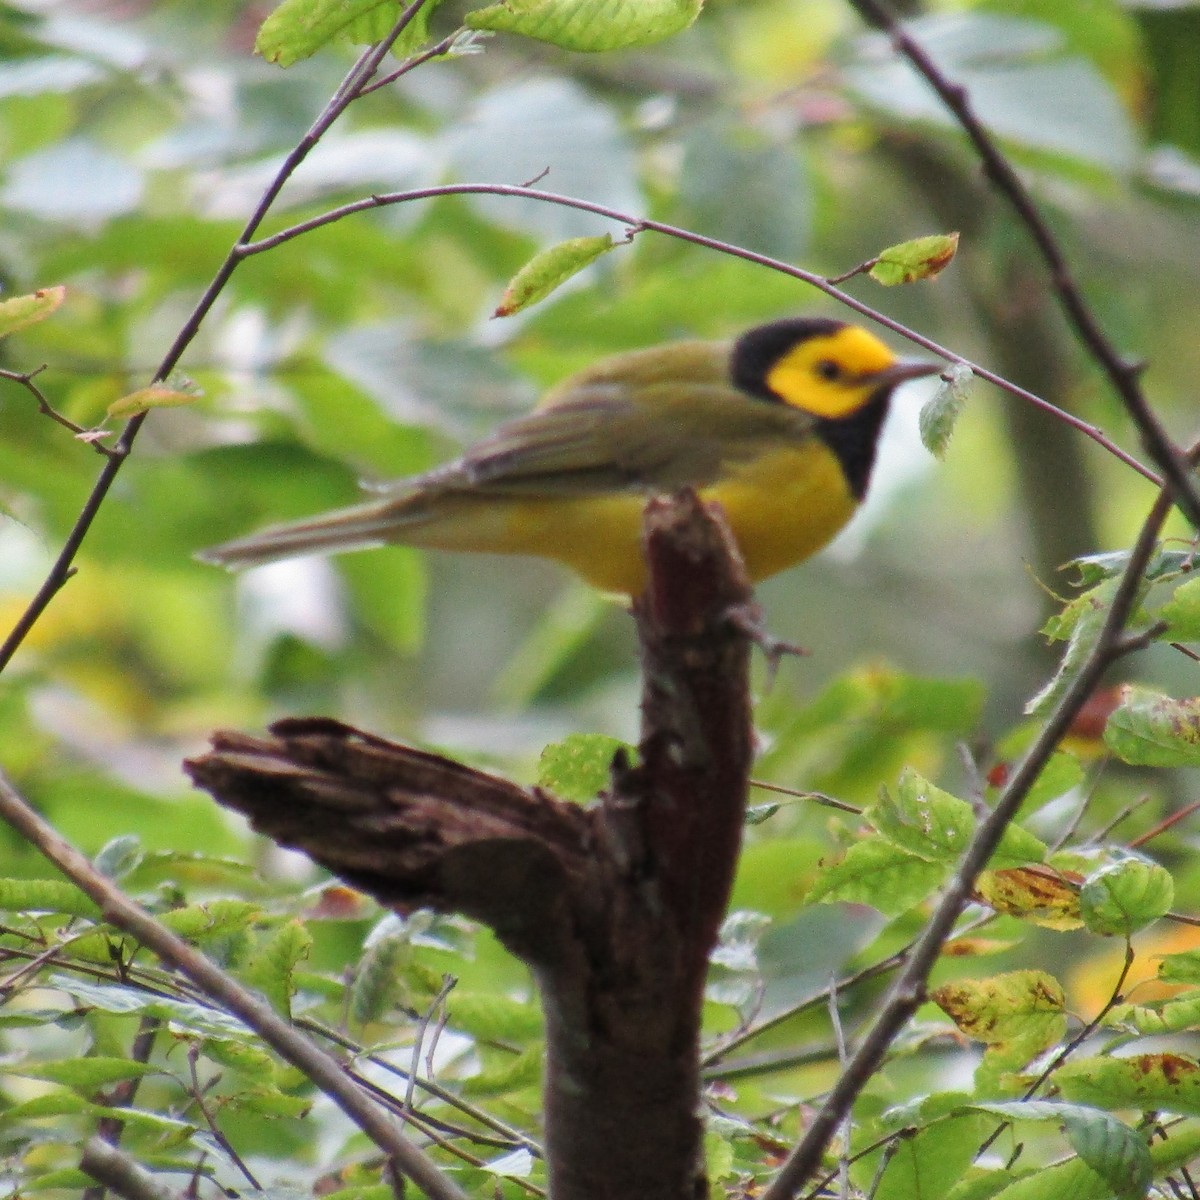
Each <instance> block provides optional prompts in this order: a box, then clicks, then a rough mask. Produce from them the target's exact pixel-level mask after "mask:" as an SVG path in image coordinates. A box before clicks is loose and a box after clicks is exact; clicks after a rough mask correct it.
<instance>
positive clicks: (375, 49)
mask: <svg viewBox="0 0 1200 1200" xmlns="http://www.w3.org/2000/svg"><path fill="white" fill-rule="evenodd" d="M426 3H427V0H413V2H412V3H411V4H410V5H409V6H408V8H406V9H405V10H404V12H403V14H402V15H401V16H400V19H399V20H398V21H397V22H396V24H395V25H394V26H393V27H392V30H391V32H390V33H389V34H388V36H387V37H386V38H384V39H383V41H381V42H378V43H377V44H376V45H374V46H371V47H369V48H368V49H367V50H364V51H363V53H362V54H361V55H360V56H359V58H358V60H357V61H356V62H355V64H354V66H353V67H351V68H350V70H349V72H348V73H347V75H346V77H345V79H343V81H342V83H341V85H340V86H339V88H338V90H337V92H336V93H335V94H334V97H333V99H331V100H330V101H329V103H328V104H327V105H326V106H325V109H324V111H323V112H322V113H321V114H320V116H319V117H318V118H317V119H316V121H314V122H313V125H312V127H311V128H310V129H309V131H308V133H306V134H305V135H304V137H303V138H302V139H301V141H300V142H299V144H298V145H297V146H296V147H295V149H294V150H292V152H291V153H290V154H289V155H288V156H287V158H286V159H284V162H283V165H282V166H281V167H280V168H279V170H278V171H277V172H276V174H275V178H274V179H273V180H272V181H271V183H270V184H269V186H268V187H267V189H266V191H265V192H264V193H263V195H262V197H261V198H260V200H259V202H258V205H257V206H256V207H255V209H254V212H253V213H252V214H251V216H250V219H249V220H248V221H247V222H246V226H245V228H244V229H243V230H242V233H241V235H240V236H239V238H238V240H237V242H236V243H235V244H234V245H233V246H232V247H231V248H230V251H229V253H228V254H227V255H226V257H225V261H224V262H223V263H222V264H221V266H220V267H219V268H218V269H217V272H216V274H215V275H214V276H213V278H212V281H211V282H210V283H209V285H208V287H207V288H206V289H205V290H204V294H203V295H202V296H201V297H200V299H199V300H198V301H197V302H196V307H195V308H194V309H193V310H192V312H191V315H190V316H189V317H188V318H187V320H186V321H185V322H184V323H183V326H182V328H181V329H180V330H179V333H178V334H177V335H176V337H175V340H174V341H173V342H172V343H171V345H170V347H169V349H168V350H167V352H166V354H165V355H164V357H163V360H162V362H161V363H159V366H158V369H157V370H156V371H155V373H154V377H153V379H152V380H151V382H152V383H159V382H161V381H162V380H164V379H166V378H167V376H168V375H170V373H171V372H172V371H173V370H174V369H175V367H176V366H177V364H178V363H179V360H180V358H182V357H183V353H184V351H185V350H186V349H187V348H188V346H190V345H191V343H192V340H193V339H194V338H195V336H196V334H197V333H198V332H199V330H200V326H201V324H202V323H203V322H204V319H205V317H207V316H208V314H209V312H210V310H211V309H212V306H213V305H214V304H215V303H216V300H217V297H218V296H219V295H220V294H221V292H222V291H224V289H225V285H226V284H227V283H228V282H229V279H230V277H231V276H232V275H233V272H234V271H235V270H236V269H237V267H238V266H239V265H240V263H241V261H242V257H243V256H242V254H241V253H240V252H239V250H240V247H241V246H242V245H243V244H244V243H246V242H248V241H249V240H250V239H251V238H252V237H253V236H254V235H255V233H256V232H257V231H258V227H259V226H260V225H261V224H262V222H263V219H264V218H265V217H266V215H267V212H268V210H269V209H270V207H271V205H272V204H273V203H274V202H275V199H276V197H277V196H278V195H279V193H280V191H282V189H283V186H284V184H285V183H286V182H287V181H288V179H289V178H290V176H291V174H292V172H294V171H295V169H296V168H297V167H298V166H299V165H300V163H301V162H303V161H304V159H305V158H306V157H307V156H308V154H309V152H310V151H311V150H312V148H313V147H314V146H315V145H316V144H317V141H318V140H319V139H320V137H321V136H322V135H323V134H324V133H325V131H326V130H327V129H328V128H329V126H330V125H332V124H333V122H334V121H335V120H336V119H337V118H338V117H339V116H340V115H341V114H342V112H344V111H345V109H346V107H347V105H349V104H350V103H351V102H352V101H353V100H354V98H355V96H356V95H357V94H358V92H359V90H360V89H361V88H362V87H363V86H364V85H365V84H366V82H367V81H368V80H369V79H370V78H371V76H372V75H373V74H374V73H375V72H376V71H377V70H378V69H379V64H380V63H381V62H382V61H383V59H384V56H385V55H386V54H387V52H388V51H389V50H390V49H391V47H392V44H393V43H394V42H395V40H396V39H397V38H398V37H399V36H400V35H401V34H402V33H403V32H404V30H405V28H406V27H407V26H408V24H409V23H410V22H411V21H412V20H413V19H414V18H415V17H416V15H417V13H418V12H420V10H421V9H422V8H423V7H424V5H425V4H426ZM35 394H36V393H35ZM147 415H148V412H141V413H138V414H137V415H136V416H134V417H132V418H131V419H130V420H129V422H128V424H127V425H126V426H125V428H124V429H123V430H122V431H121V436H120V437H119V438H118V439H117V441H116V444H115V445H113V446H112V447H111V448H110V449H105V448H103V447H100V446H99V445H98V443H93V444H94V445H97V448H98V449H100V450H101V451H102V453H104V454H105V455H106V456H107V458H106V461H105V463H104V466H103V467H102V468H101V470H100V474H99V475H98V476H97V477H96V482H95V484H93V485H92V490H91V492H90V493H89V495H88V498H87V499H86V500H85V501H84V504H83V507H82V508H81V509H80V511H79V515H78V516H77V517H76V518H75V523H74V525H72V527H71V531H70V533H68V534H67V538H66V540H65V541H64V542H63V546H62V549H61V550H60V551H59V552H58V557H57V558H56V559H55V560H54V563H53V565H52V566H51V568H50V570H49V572H48V573H47V575H46V578H45V579H44V580H43V581H42V585H41V587H40V588H38V590H37V592H36V594H35V595H34V597H33V599H32V600H30V602H29V604H28V605H27V606H26V608H25V611H24V612H23V613H22V614H21V616H20V617H19V618H18V620H17V623H16V624H15V625H14V626H13V628H12V630H11V631H10V632H9V635H8V637H7V638H5V640H4V642H3V644H0V671H3V670H4V669H5V668H6V667H7V666H8V664H9V663H10V662H11V661H12V657H13V655H14V654H16V652H17V650H18V649H19V648H20V646H21V645H22V643H23V642H24V641H25V639H26V638H27V637H28V636H29V631H30V630H31V629H32V628H33V626H34V625H35V624H36V623H37V620H38V618H39V617H41V615H42V613H43V612H45V611H46V609H47V607H48V606H49V605H50V602H51V601H52V600H53V599H54V597H55V596H56V595H58V593H59V592H60V591H61V590H62V587H63V585H64V584H65V583H66V582H67V580H68V579H70V577H71V575H72V574H73V573H74V567H73V566H72V564H73V563H74V561H75V556H76V555H77V554H78V553H79V548H80V546H81V545H82V544H83V540H84V538H85V537H86V536H87V534H88V531H89V530H90V529H91V527H92V523H93V522H94V521H95V519H96V514H97V513H98V512H99V511H100V506H101V505H102V504H103V503H104V500H105V498H106V497H107V496H108V493H109V490H110V489H111V488H112V485H113V481H114V480H115V479H116V477H117V473H118V472H119V471H120V469H121V465H122V464H123V463H124V461H125V459H126V458H127V457H128V456H129V452H130V450H131V449H132V448H133V444H134V442H135V441H136V440H137V435H138V432H139V430H140V429H141V428H142V425H143V424H144V422H145V420H146V417H147Z"/></svg>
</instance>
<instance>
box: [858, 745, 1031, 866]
mask: <svg viewBox="0 0 1200 1200" xmlns="http://www.w3.org/2000/svg"><path fill="white" fill-rule="evenodd" d="M866 816H867V818H868V819H869V820H870V821H871V823H872V824H873V825H874V826H875V828H876V829H878V830H879V832H880V833H881V834H883V836H884V837H886V838H887V839H888V840H889V841H890V842H892V843H893V844H894V845H896V846H899V847H900V848H901V849H903V850H907V851H909V852H910V853H912V854H919V855H920V856H921V857H922V858H926V859H929V860H930V861H932V862H955V861H957V859H958V858H959V857H960V856H961V854H962V853H963V851H964V850H965V849H966V848H967V845H968V844H969V842H970V840H971V838H972V836H973V835H974V833H975V825H976V821H975V814H974V812H973V811H972V809H971V806H970V805H969V804H968V803H967V802H966V801H965V800H960V799H959V798H958V797H957V796H952V795H951V794H950V793H949V792H944V791H942V789H941V788H938V787H935V786H934V785H933V784H932V783H930V782H929V781H928V780H927V779H923V778H922V777H921V776H920V775H918V774H917V772H916V771H914V770H912V769H911V768H909V767H906V768H905V769H904V771H903V772H902V774H901V776H900V781H899V784H898V786H897V790H896V797H895V799H893V798H892V797H891V795H890V794H889V793H888V792H886V791H885V792H884V793H883V794H882V795H881V797H880V799H879V800H878V801H877V802H876V803H875V804H874V805H872V806H871V808H870V809H868V810H867V814H866ZM1045 857H1046V846H1045V844H1044V843H1043V842H1041V841H1040V840H1039V839H1038V838H1036V837H1034V836H1033V834H1031V833H1027V832H1026V831H1025V830H1023V829H1021V828H1020V827H1019V826H1017V825H1010V826H1009V827H1008V829H1006V830H1005V831H1004V837H1003V838H1002V839H1001V841H1000V845H999V846H998V847H997V849H996V853H995V854H994V855H993V856H992V859H991V864H992V866H993V868H1001V867H1013V866H1023V865H1025V864H1027V863H1031V862H1041V861H1042V860H1043V859H1044V858H1045Z"/></svg>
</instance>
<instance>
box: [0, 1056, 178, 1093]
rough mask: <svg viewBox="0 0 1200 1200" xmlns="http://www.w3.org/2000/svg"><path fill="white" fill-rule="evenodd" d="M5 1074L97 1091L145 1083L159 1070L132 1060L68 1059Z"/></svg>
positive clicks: (10, 1068) (9, 1069)
mask: <svg viewBox="0 0 1200 1200" xmlns="http://www.w3.org/2000/svg"><path fill="white" fill-rule="evenodd" d="M3 1070H5V1071H7V1072H9V1073H11V1074H13V1075H21V1076H24V1077H25V1078H26V1079H45V1080H47V1081H49V1082H50V1083H62V1084H66V1085H67V1086H68V1087H73V1088H80V1089H82V1090H84V1091H94V1090H95V1089H96V1088H101V1087H104V1086H106V1085H107V1084H110V1083H118V1082H120V1081H121V1080H122V1079H141V1078H142V1077H143V1076H144V1075H151V1074H154V1073H155V1071H156V1070H157V1068H155V1067H151V1066H147V1065H146V1064H145V1063H140V1062H134V1061H133V1060H132V1059H128V1058H104V1057H102V1056H99V1055H97V1056H96V1057H93V1058H67V1059H59V1060H58V1061H57V1062H44V1063H23V1064H21V1065H20V1066H6V1067H4V1068H3Z"/></svg>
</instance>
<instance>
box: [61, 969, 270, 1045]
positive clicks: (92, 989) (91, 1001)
mask: <svg viewBox="0 0 1200 1200" xmlns="http://www.w3.org/2000/svg"><path fill="white" fill-rule="evenodd" d="M50 984H51V985H52V986H53V987H56V988H61V989H62V990H63V991H64V992H66V993H67V994H68V995H69V996H74V997H75V999H76V1000H77V1001H79V1003H80V1004H82V1005H84V1006H86V1007H89V1008H98V1009H100V1010H101V1011H103V1012H109V1013H115V1014H118V1015H122V1016H132V1015H134V1014H137V1015H140V1014H142V1013H145V1014H147V1015H148V1016H152V1017H160V1018H161V1019H162V1020H164V1021H170V1022H171V1023H172V1024H174V1025H178V1026H181V1027H182V1028H184V1029H187V1030H190V1031H192V1032H196V1033H200V1034H202V1035H204V1036H206V1037H224V1038H228V1037H234V1038H245V1037H246V1027H245V1025H243V1024H242V1023H241V1021H239V1020H237V1018H236V1017H231V1016H228V1015H226V1014H225V1013H223V1012H221V1011H220V1010H219V1009H215V1008H206V1007H204V1005H202V1004H192V1003H191V1002H190V1001H187V1000H174V999H171V998H169V997H166V996H158V995H155V994H153V993H151V992H142V991H139V990H138V989H137V988H133V987H124V986H121V985H117V984H112V985H105V984H95V983H87V982H85V981H84V980H82V979H76V978H75V977H74V976H71V975H52V976H51V977H50Z"/></svg>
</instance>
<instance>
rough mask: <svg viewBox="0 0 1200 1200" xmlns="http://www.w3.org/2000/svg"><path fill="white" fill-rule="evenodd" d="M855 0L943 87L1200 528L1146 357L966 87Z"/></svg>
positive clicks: (880, 6) (876, 0) (874, 8)
mask: <svg viewBox="0 0 1200 1200" xmlns="http://www.w3.org/2000/svg"><path fill="white" fill-rule="evenodd" d="M850 3H851V4H852V5H853V6H854V8H855V9H856V10H857V11H858V13H859V15H860V16H861V17H862V18H863V20H864V21H866V22H867V23H868V24H869V25H873V26H875V27H876V28H877V29H881V30H883V31H884V32H885V33H887V35H888V37H889V38H890V39H891V41H892V45H893V46H895V48H896V49H897V50H898V51H899V52H900V53H901V54H903V55H904V57H905V58H907V59H908V61H909V62H910V63H911V64H912V65H913V67H914V68H915V69H916V70H917V71H918V72H920V74H921V75H922V76H923V77H924V79H925V80H926V82H928V84H929V85H930V86H931V87H932V88H933V89H934V91H936V92H937V94H938V96H939V97H940V98H941V100H942V103H943V104H945V106H946V108H947V109H948V110H949V111H950V113H951V114H952V115H953V117H954V119H955V120H956V121H957V122H958V124H959V126H960V127H961V128H962V130H963V132H964V133H965V134H966V135H967V138H968V139H969V140H970V142H971V145H972V146H973V147H974V148H975V152H976V154H978V155H979V159H980V162H982V164H983V169H984V171H985V173H986V174H987V177H988V178H989V179H990V180H991V181H992V183H993V184H994V185H995V187H996V189H997V191H999V193H1000V194H1001V195H1002V196H1004V197H1005V199H1007V200H1008V202H1009V203H1010V204H1011V205H1012V207H1013V210H1014V211H1015V212H1016V214H1017V216H1018V217H1019V219H1020V221H1021V223H1022V224H1023V225H1024V226H1025V228H1026V230H1027V231H1028V232H1029V236H1030V237H1031V238H1032V239H1033V243H1034V245H1035V246H1036V247H1037V249H1038V253H1039V254H1040V255H1041V256H1042V260H1043V262H1045V264H1046V268H1047V270H1048V272H1049V275H1050V286H1051V287H1052V288H1053V290H1054V293H1055V295H1056V296H1057V297H1058V299H1059V302H1060V303H1061V305H1062V307H1063V311H1064V312H1065V313H1066V315H1067V319H1068V320H1069V321H1070V323H1071V326H1072V327H1073V328H1074V330H1075V332H1076V334H1077V335H1078V337H1079V340H1080V341H1081V342H1082V343H1083V344H1084V346H1086V347H1087V350H1088V352H1089V353H1090V354H1091V356H1092V358H1093V359H1094V360H1095V361H1096V362H1097V363H1098V364H1099V366H1100V368H1101V369H1102V370H1103V371H1104V373H1105V374H1106V375H1107V376H1108V379H1109V382H1110V383H1111V384H1112V386H1113V390H1114V391H1115V392H1116V393H1117V395H1118V396H1120V398H1121V401H1122V403H1123V404H1124V406H1125V410H1126V412H1128V413H1129V416H1130V418H1131V419H1132V420H1133V423H1134V424H1135V425H1136V426H1137V428H1138V432H1139V433H1140V434H1141V436H1142V442H1143V444H1144V445H1145V447H1146V450H1147V451H1148V452H1149V454H1150V456H1151V457H1152V458H1153V459H1154V461H1155V462H1156V463H1158V465H1159V466H1160V467H1161V468H1162V471H1163V474H1164V476H1165V477H1166V480H1167V482H1168V483H1169V484H1170V487H1171V491H1172V492H1173V494H1174V496H1175V500H1176V502H1177V503H1178V505H1179V507H1180V508H1181V509H1182V510H1183V513H1184V515H1185V516H1186V517H1187V518H1188V520H1190V521H1191V522H1192V524H1193V525H1195V526H1197V527H1200V492H1198V491H1197V487H1196V480H1195V478H1194V476H1193V474H1192V470H1191V468H1190V467H1189V465H1188V463H1187V461H1186V459H1185V458H1184V456H1183V454H1182V453H1181V451H1180V449H1179V447H1178V446H1176V445H1175V444H1174V443H1173V442H1172V441H1171V439H1170V438H1169V437H1168V436H1167V433H1166V430H1164V429H1163V427H1162V425H1161V424H1160V423H1159V420H1158V418H1157V417H1156V416H1155V414H1154V412H1153V410H1152V409H1151V408H1150V405H1149V403H1148V402H1147V400H1146V396H1145V393H1144V392H1143V391H1142V386H1141V374H1142V370H1143V364H1142V363H1140V362H1136V361H1132V360H1130V359H1127V358H1125V357H1123V356H1122V355H1121V354H1120V353H1119V352H1118V351H1117V348H1116V347H1115V346H1114V345H1113V344H1112V342H1111V341H1110V340H1109V338H1108V336H1107V335H1106V334H1105V332H1104V330H1103V328H1102V327H1101V325H1100V321H1099V319H1098V318H1097V317H1096V314H1095V313H1094V312H1093V311H1092V307H1091V305H1090V304H1088V302H1087V299H1086V298H1085V297H1084V294H1083V290H1082V289H1081V288H1080V286H1079V284H1078V282H1077V281H1076V279H1075V276H1074V274H1073V273H1072V271H1071V267H1070V264H1069V263H1068V262H1067V258H1066V255H1065V254H1064V253H1063V251H1062V249H1061V247H1060V246H1059V244H1058V241H1057V240H1056V239H1055V237H1054V234H1053V233H1051V231H1050V227H1049V225H1047V223H1046V221H1045V220H1044V219H1043V217H1042V214H1041V213H1040V212H1039V211H1038V207H1037V204H1036V203H1035V202H1034V199H1033V197H1032V196H1031V195H1030V193H1029V189H1028V188H1027V187H1026V186H1025V184H1024V183H1023V182H1022V180H1021V177H1020V176H1019V175H1018V174H1017V172H1016V169H1015V168H1014V167H1013V165H1012V163H1010V162H1009V160H1008V159H1007V157H1005V155H1004V153H1003V152H1002V151H1001V149H1000V147H999V145H998V143H997V142H996V141H995V139H994V138H993V137H992V135H991V134H990V133H989V132H988V130H987V127H986V126H985V125H984V124H983V122H982V121H981V120H980V119H979V117H978V116H977V115H976V113H975V110H974V108H973V106H972V104H971V98H970V95H969V94H968V92H967V90H966V88H964V87H962V86H961V85H959V84H955V83H954V82H952V81H951V80H950V79H948V78H947V77H946V76H945V74H943V72H942V70H941V68H940V67H939V66H938V65H937V63H936V62H934V60H933V59H932V58H931V57H930V56H929V55H928V54H927V53H926V52H925V49H924V47H922V46H921V44H920V43H919V42H918V41H917V40H916V39H915V38H913V37H911V36H910V35H909V33H908V32H907V30H905V29H904V27H903V26H902V25H901V24H900V22H899V21H898V20H897V19H896V17H895V15H894V14H893V13H892V12H891V11H890V10H889V9H888V7H887V6H886V4H884V3H883V2H882V0H850Z"/></svg>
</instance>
